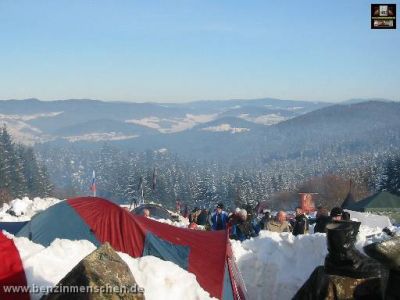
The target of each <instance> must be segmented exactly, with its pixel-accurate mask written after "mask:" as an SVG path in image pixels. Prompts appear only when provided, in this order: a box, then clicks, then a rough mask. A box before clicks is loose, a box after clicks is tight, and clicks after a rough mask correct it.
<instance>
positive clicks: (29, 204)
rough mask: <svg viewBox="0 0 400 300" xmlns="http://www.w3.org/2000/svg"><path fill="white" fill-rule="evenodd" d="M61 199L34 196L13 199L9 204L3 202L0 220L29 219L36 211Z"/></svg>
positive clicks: (15, 220) (0, 209) (16, 220)
mask: <svg viewBox="0 0 400 300" xmlns="http://www.w3.org/2000/svg"><path fill="white" fill-rule="evenodd" d="M60 201H62V200H59V199H56V198H34V199H33V200H31V199H29V198H28V197H24V198H22V199H15V200H12V201H11V202H10V204H7V203H4V204H3V207H1V208H0V222H18V221H29V220H30V219H31V218H32V217H33V216H34V215H36V214H37V213H39V212H41V211H43V210H45V209H47V208H49V207H50V206H52V205H54V204H57V203H59V202H60Z"/></svg>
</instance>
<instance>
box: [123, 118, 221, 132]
mask: <svg viewBox="0 0 400 300" xmlns="http://www.w3.org/2000/svg"><path fill="white" fill-rule="evenodd" d="M216 117H217V114H208V115H207V114H204V115H192V114H186V115H185V117H183V118H172V119H167V118H164V119H160V118H158V117H154V116H152V117H146V118H142V119H132V120H125V122H126V123H133V124H138V125H141V126H146V127H149V128H153V129H157V130H158V131H159V132H161V133H176V132H181V131H184V130H187V129H190V128H193V127H194V126H196V125H198V124H201V123H207V122H210V121H212V120H214V119H215V118H216ZM160 123H163V124H164V125H163V126H162V125H161V124H160ZM165 124H168V125H169V126H165Z"/></svg>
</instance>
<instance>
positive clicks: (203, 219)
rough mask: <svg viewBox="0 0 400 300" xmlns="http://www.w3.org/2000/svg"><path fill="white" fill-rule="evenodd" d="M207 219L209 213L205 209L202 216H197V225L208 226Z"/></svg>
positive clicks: (201, 213) (201, 212)
mask: <svg viewBox="0 0 400 300" xmlns="http://www.w3.org/2000/svg"><path fill="white" fill-rule="evenodd" d="M207 217H208V211H207V210H205V209H202V210H201V211H200V214H199V215H198V216H197V222H196V224H197V225H202V226H204V225H206V223H207Z"/></svg>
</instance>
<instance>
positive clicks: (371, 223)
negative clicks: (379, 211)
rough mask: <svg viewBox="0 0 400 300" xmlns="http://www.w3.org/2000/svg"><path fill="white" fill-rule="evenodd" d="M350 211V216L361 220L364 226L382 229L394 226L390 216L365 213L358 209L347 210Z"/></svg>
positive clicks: (354, 219) (355, 219)
mask: <svg viewBox="0 0 400 300" xmlns="http://www.w3.org/2000/svg"><path fill="white" fill-rule="evenodd" d="M345 211H347V212H349V213H350V218H351V219H352V220H353V221H358V222H361V224H362V225H363V226H368V227H370V228H376V229H377V230H379V229H380V230H382V228H385V227H389V226H392V223H391V222H390V219H389V217H387V216H381V215H375V214H371V213H363V212H358V211H352V210H347V209H345Z"/></svg>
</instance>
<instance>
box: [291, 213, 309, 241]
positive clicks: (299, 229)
mask: <svg viewBox="0 0 400 300" xmlns="http://www.w3.org/2000/svg"><path fill="white" fill-rule="evenodd" d="M307 232H308V219H307V216H306V215H305V214H304V213H303V210H302V209H301V207H296V218H295V221H294V225H293V235H294V236H297V235H299V234H305V233H307Z"/></svg>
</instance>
